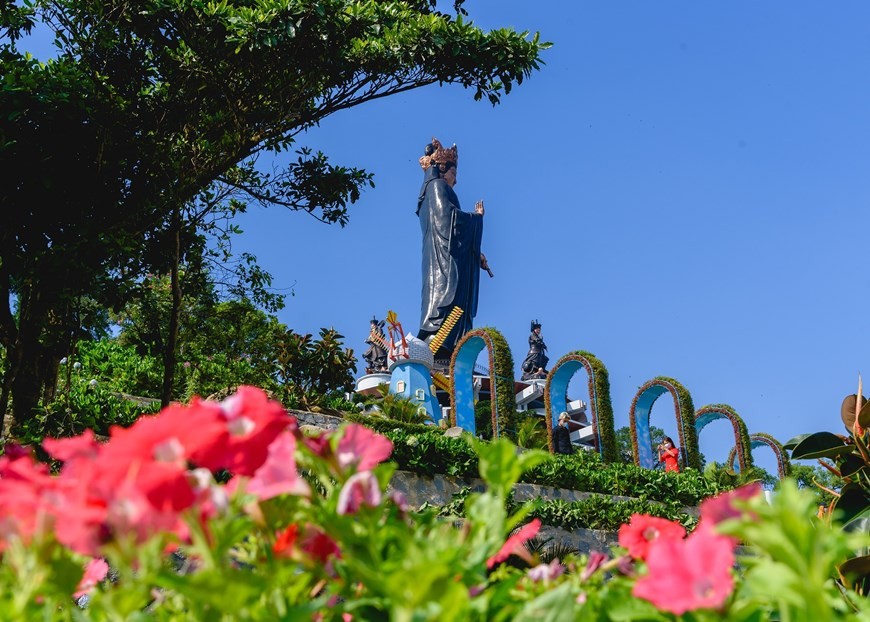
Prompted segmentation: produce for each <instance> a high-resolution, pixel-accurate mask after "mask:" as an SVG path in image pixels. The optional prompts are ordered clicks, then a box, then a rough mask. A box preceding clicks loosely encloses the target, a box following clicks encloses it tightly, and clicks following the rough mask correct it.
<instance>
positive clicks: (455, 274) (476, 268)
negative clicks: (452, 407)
mask: <svg viewBox="0 0 870 622" xmlns="http://www.w3.org/2000/svg"><path fill="white" fill-rule="evenodd" d="M457 160H458V153H457V149H456V145H453V147H451V148H450V149H445V148H444V147H442V146H441V143H440V142H439V141H438V140H437V139H436V138H433V139H432V142H431V143H430V144H428V145H426V149H425V151H424V155H423V157H422V158H420V166H421V167H422V168H423V172H424V174H423V187H422V188H421V189H420V198H419V200H418V202H417V216H418V217H419V219H420V230H421V231H422V233H423V292H422V304H421V313H420V332H419V333H418V334H417V337H418V338H419V339H422V340H423V341H426V342H427V343H428V341H429V340H431V338H432V337H433V336H434V335H435V333H437V332H438V329H439V328H441V324H442V323H443V322H444V319H445V318H446V317H447V316H448V315H449V314H450V311H451V310H452V309H453V307H459V308H460V309H462V315H461V316H460V317H459V320H458V322H457V323H456V325H455V326H454V327H453V328H452V329H451V331H450V334H449V335H448V336H447V338H446V339H445V340H444V343H443V344H442V346H441V347H440V348H439V349H438V352H436V353H435V359H436V360H437V359H444V358H448V357H449V356H450V354H451V353H452V352H453V348H454V346H455V345H456V342H457V341H458V340H459V339H460V338H461V337H462V336H463V335H464V334H465V333H467V332H468V331H469V330H471V328H472V322H473V320H474V316H475V315H476V314H477V294H478V289H479V284H480V270H481V269H483V270H486V271H488V272H489V266H488V265H487V263H486V257H484V255H483V253H481V252H480V243H481V239H482V237H483V212H484V210H483V202H482V201H479V202H478V203H477V205H475V206H474V213H473V214H471V213H469V212H463V211H462V210H461V209H460V208H459V199H458V198H457V196H456V193H455V192H454V191H453V186H455V185H456V164H457ZM491 274H492V273H491V272H490V275H491Z"/></svg>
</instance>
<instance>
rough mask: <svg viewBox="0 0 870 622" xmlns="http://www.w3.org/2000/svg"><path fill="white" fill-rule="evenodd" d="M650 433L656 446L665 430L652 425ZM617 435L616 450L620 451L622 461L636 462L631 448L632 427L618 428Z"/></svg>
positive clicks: (627, 462) (626, 462)
mask: <svg viewBox="0 0 870 622" xmlns="http://www.w3.org/2000/svg"><path fill="white" fill-rule="evenodd" d="M649 435H650V438H651V439H652V444H653V446H655V445H657V444H658V443H660V442H661V439H663V438H664V437H665V431H664V430H663V429H661V428H660V427H657V426H654V425H651V426H650V427H649ZM615 436H616V451H617V453H619V458H620V462H623V463H625V464H634V453H633V451H632V448H631V429H630V428H629V427H628V426H627V425H624V426H622V427H621V428H619V429H618V430H616V434H615Z"/></svg>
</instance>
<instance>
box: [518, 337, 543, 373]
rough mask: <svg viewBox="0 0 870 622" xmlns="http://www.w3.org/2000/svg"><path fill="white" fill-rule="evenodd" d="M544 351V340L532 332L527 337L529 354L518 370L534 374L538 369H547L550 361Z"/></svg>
mask: <svg viewBox="0 0 870 622" xmlns="http://www.w3.org/2000/svg"><path fill="white" fill-rule="evenodd" d="M546 349H547V346H546V344H544V338H543V337H541V336H540V335H536V334H535V333H534V332H532V334H531V335H529V353H528V354H526V358H525V359H524V360H523V364H522V365H521V367H520V369H522V370H523V371H524V372H526V373H532V372H535V371H537V370H538V368H539V367H540V368H542V369H547V363H548V362H549V361H550V359H549V357H548V356H547V355H546V354H544V352H545V351H546Z"/></svg>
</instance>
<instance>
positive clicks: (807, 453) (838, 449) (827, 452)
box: [789, 432, 854, 460]
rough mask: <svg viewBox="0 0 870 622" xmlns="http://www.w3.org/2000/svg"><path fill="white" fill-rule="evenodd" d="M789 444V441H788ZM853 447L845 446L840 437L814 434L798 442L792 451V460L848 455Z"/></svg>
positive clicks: (819, 433)
mask: <svg viewBox="0 0 870 622" xmlns="http://www.w3.org/2000/svg"><path fill="white" fill-rule="evenodd" d="M789 442H791V441H789ZM853 450H854V447H853V446H851V445H847V444H846V443H845V441H844V440H843V438H842V437H840V436H837V435H836V434H832V433H831V432H816V433H815V434H810V435H809V436H807V437H806V438H804V439H802V440H800V441H799V442H798V443H797V444H796V445H795V447H794V449H792V454H791V459H792V460H810V459H813V458H834V457H836V456H842V455H845V454H850V453H852V451H853Z"/></svg>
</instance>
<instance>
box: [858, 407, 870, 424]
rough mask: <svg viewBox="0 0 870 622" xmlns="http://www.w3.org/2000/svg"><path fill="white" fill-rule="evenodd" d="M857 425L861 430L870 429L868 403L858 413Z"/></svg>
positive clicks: (869, 408)
mask: <svg viewBox="0 0 870 622" xmlns="http://www.w3.org/2000/svg"><path fill="white" fill-rule="evenodd" d="M858 425H860V426H861V427H862V428H870V402H865V403H864V405H863V406H861V411H860V412H859V413H858Z"/></svg>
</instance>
